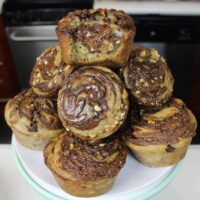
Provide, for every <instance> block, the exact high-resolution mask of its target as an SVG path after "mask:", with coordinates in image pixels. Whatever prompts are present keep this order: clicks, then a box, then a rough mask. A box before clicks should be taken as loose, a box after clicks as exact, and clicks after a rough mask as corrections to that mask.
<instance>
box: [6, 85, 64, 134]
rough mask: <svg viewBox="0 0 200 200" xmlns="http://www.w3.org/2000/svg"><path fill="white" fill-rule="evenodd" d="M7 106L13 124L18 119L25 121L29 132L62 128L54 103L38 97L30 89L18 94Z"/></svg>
mask: <svg viewBox="0 0 200 200" xmlns="http://www.w3.org/2000/svg"><path fill="white" fill-rule="evenodd" d="M9 106H10V107H11V112H10V119H11V120H12V118H13V119H14V120H15V121H13V123H17V121H18V119H19V118H24V119H26V121H27V129H28V130H29V131H30V132H37V131H38V127H46V128H48V129H52V130H54V129H60V128H62V125H61V122H60V120H59V118H58V116H57V113H56V101H54V100H50V99H46V98H43V97H38V96H37V95H36V94H34V93H33V91H32V89H29V90H25V91H23V92H21V93H19V94H18V95H17V96H15V97H14V98H13V99H12V100H11V102H10V104H9ZM16 115H17V116H18V117H17V118H16Z"/></svg>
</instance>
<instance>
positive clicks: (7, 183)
mask: <svg viewBox="0 0 200 200" xmlns="http://www.w3.org/2000/svg"><path fill="white" fill-rule="evenodd" d="M199 155H200V145H191V146H190V148H189V151H188V153H187V155H186V157H185V159H184V160H183V163H182V166H181V169H180V171H179V172H178V174H177V175H176V177H175V178H174V180H173V181H172V183H171V184H170V185H169V186H168V187H167V188H166V189H165V190H163V191H162V192H161V193H159V194H158V195H157V196H155V197H153V198H152V200H169V199H170V200H188V199H192V200H199V199H200V175H199V172H200V171H199V170H200V156H199ZM0 169H1V170H0V185H1V186H0V200H14V199H17V200H27V199H29V200H45V199H46V198H44V197H42V196H40V194H38V193H37V192H35V191H34V190H32V188H31V187H30V186H29V185H28V184H27V183H26V182H25V180H24V179H23V178H22V177H21V176H20V174H19V172H18V171H17V168H16V166H15V163H14V160H13V158H12V151H11V145H0Z"/></svg>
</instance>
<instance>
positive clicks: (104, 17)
mask: <svg viewBox="0 0 200 200" xmlns="http://www.w3.org/2000/svg"><path fill="white" fill-rule="evenodd" d="M111 24H112V26H111ZM56 31H59V32H62V33H64V34H70V35H71V36H72V38H73V40H74V41H81V42H82V43H83V44H84V45H85V46H86V47H87V48H88V49H89V50H90V52H97V51H100V50H101V48H102V46H103V43H104V42H105V41H107V42H109V43H110V48H109V49H110V50H108V52H109V51H110V52H111V51H113V50H114V47H116V48H117V47H118V46H119V44H120V41H121V38H122V37H123V31H126V32H129V31H132V32H133V34H132V35H135V31H136V30H135V26H134V23H133V20H132V18H131V17H130V16H128V15H127V14H126V13H124V12H123V11H117V10H114V9H111V10H107V9H96V10H95V9H91V10H76V11H74V12H70V13H69V14H68V15H67V16H66V17H64V18H63V19H61V20H60V21H59V25H58V27H57V29H56Z"/></svg>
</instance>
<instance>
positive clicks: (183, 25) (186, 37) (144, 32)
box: [133, 15, 200, 143]
mask: <svg viewBox="0 0 200 200" xmlns="http://www.w3.org/2000/svg"><path fill="white" fill-rule="evenodd" d="M133 19H134V21H135V24H136V27H137V34H136V38H135V40H136V42H135V43H134V44H135V45H142V46H145V47H148V48H157V49H158V51H159V52H160V54H161V55H163V56H164V57H165V58H166V61H167V63H168V66H169V68H170V69H171V71H172V74H173V76H174V79H175V83H174V94H173V95H174V97H178V98H181V99H183V101H184V102H185V103H186V104H187V106H188V107H189V108H190V109H191V110H192V111H193V112H194V114H195V116H196V118H197V121H198V122H199V123H200V26H199V24H200V16H161V15H157V16H156V15H149V16H148V15H135V16H133ZM197 132H200V129H199V128H198V130H197ZM198 139H199V138H198V137H195V138H194V140H193V142H194V143H195V142H197V140H198Z"/></svg>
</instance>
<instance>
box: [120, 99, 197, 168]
mask: <svg viewBox="0 0 200 200" xmlns="http://www.w3.org/2000/svg"><path fill="white" fill-rule="evenodd" d="M196 127H197V122H196V119H195V117H194V115H193V114H192V112H191V111H190V110H189V109H188V108H187V107H186V105H185V104H184V103H183V102H182V101H181V100H180V99H176V98H173V99H172V100H171V102H170V103H169V105H167V106H166V107H164V108H163V109H161V110H159V111H157V112H154V113H142V114H141V116H132V120H131V125H130V128H129V129H128V130H127V131H126V133H125V134H124V136H123V138H124V141H125V142H126V144H127V146H128V147H129V148H130V149H131V150H132V152H133V153H134V155H135V157H136V158H137V159H138V160H139V161H140V162H142V163H143V164H145V165H147V166H149V167H163V166H169V165H174V164H176V163H177V162H178V161H180V160H181V159H182V158H184V156H185V154H186V152H187V149H188V146H189V144H190V142H191V140H192V137H193V136H194V135H195V131H196Z"/></svg>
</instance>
